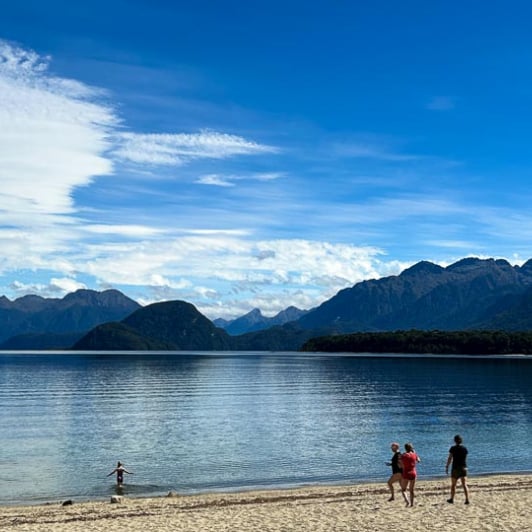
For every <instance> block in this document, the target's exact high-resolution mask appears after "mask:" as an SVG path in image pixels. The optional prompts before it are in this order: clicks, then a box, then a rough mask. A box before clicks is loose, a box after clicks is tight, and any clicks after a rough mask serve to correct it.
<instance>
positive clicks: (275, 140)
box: [0, 0, 532, 319]
mask: <svg viewBox="0 0 532 532" xmlns="http://www.w3.org/2000/svg"><path fill="white" fill-rule="evenodd" d="M531 18H532V5H530V3H529V2H525V1H512V0H509V1H508V0H506V1H504V2H502V1H499V0H493V1H491V2H481V1H471V0H461V1H455V0H447V1H445V2H444V1H438V0H435V1H431V2H427V1H426V0H418V1H416V0H412V1H411V0H404V1H401V2H397V1H392V0H388V1H384V0H375V1H372V2H365V1H357V0H350V1H348V0H345V1H342V0H337V1H333V0H328V1H321V0H314V1H313V0H306V1H300V0H284V1H282V2H280V1H277V0H270V1H268V2H263V1H261V0H257V1H250V0H247V1H244V0H240V1H235V0H224V1H223V2H221V1H216V0H211V1H205V0H193V1H192V0H191V1H180V0H174V1H170V0H166V1H163V0H127V1H126V0H106V1H105V2H104V1H102V0H92V1H91V2H72V1H70V0H68V1H66V0H65V1H63V0H17V1H15V0H7V1H6V2H3V3H2V13H1V16H0V184H1V186H0V248H1V250H2V252H1V254H0V295H2V294H3V295H5V296H7V297H8V298H10V299H12V300H13V299H16V298H18V297H21V296H23V295H26V294H37V295H41V296H43V297H63V296H64V295H65V294H67V293H69V292H72V291H74V290H76V289H78V288H89V289H94V290H105V289H108V288H115V289H118V290H121V291H122V292H123V293H125V294H126V295H128V296H129V297H132V298H133V299H135V300H136V301H138V302H139V303H141V304H149V303H153V302H156V301H162V300H175V299H181V300H185V301H188V302H190V303H192V304H194V305H195V306H196V307H197V308H198V310H200V312H202V313H203V314H205V315H206V316H208V317H209V318H211V319H214V318H218V317H223V318H226V319H227V318H233V317H237V316H240V315H242V314H245V313H246V312H249V311H250V310H251V309H253V308H260V309H261V310H262V312H263V313H264V314H265V315H270V316H271V315H273V314H275V313H277V312H279V311H280V310H283V309H284V308H286V307H288V306H290V305H294V306H297V307H299V308H301V309H310V308H312V307H315V306H317V305H319V304H320V303H322V302H323V301H325V300H326V299H329V298H330V297H332V296H333V295H334V294H336V293H337V292H338V291H339V290H341V289H342V288H345V287H349V286H352V285H354V284H356V283H358V282H360V281H363V280H366V279H375V278H380V277H384V276H388V275H396V274H399V273H400V272H401V271H402V270H404V269H405V268H407V267H409V266H411V265H412V264H414V263H416V262H419V261H421V260H429V261H431V262H434V263H437V264H440V265H443V266H445V265H448V264H451V263H453V262H455V261H457V260H459V259H461V258H463V257H469V256H475V257H481V258H487V257H493V258H504V259H507V260H508V261H509V262H510V263H512V264H515V265H520V264H522V263H523V262H525V261H526V260H528V259H529V258H530V257H531V256H532V249H531V248H532V209H531V208H530V205H532V193H531V187H530V175H531V170H532V161H531V158H530V142H531V139H532V32H530V20H531Z"/></svg>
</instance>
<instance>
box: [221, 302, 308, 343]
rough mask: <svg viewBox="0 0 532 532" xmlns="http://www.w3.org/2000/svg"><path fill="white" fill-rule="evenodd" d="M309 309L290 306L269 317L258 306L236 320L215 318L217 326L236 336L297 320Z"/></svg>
mask: <svg viewBox="0 0 532 532" xmlns="http://www.w3.org/2000/svg"><path fill="white" fill-rule="evenodd" d="M307 312H308V311H306V310H301V309H298V308H297V307H293V306H290V307H288V308H286V309H284V310H282V311H281V312H279V313H278V314H276V315H275V316H272V317H271V318H268V317H267V316H263V314H262V312H261V310H260V309H258V308H254V309H253V310H252V311H251V312H248V313H247V314H244V315H243V316H240V318H236V319H234V320H224V319H222V318H217V319H215V320H213V323H214V325H216V327H220V328H222V329H224V330H225V331H227V332H228V333H229V334H231V335H233V336H235V335H237V334H244V333H248V332H253V331H261V330H264V329H269V328H270V327H275V326H276V325H284V324H285V323H288V322H290V321H295V320H297V319H299V318H301V316H303V315H305V314H306V313H307Z"/></svg>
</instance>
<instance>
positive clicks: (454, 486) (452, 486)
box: [447, 476, 457, 504]
mask: <svg viewBox="0 0 532 532" xmlns="http://www.w3.org/2000/svg"><path fill="white" fill-rule="evenodd" d="M456 481H457V479H456V478H454V477H453V476H451V498H450V499H447V502H450V503H451V504H452V503H453V502H454V494H455V493H456Z"/></svg>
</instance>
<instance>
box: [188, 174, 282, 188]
mask: <svg viewBox="0 0 532 532" xmlns="http://www.w3.org/2000/svg"><path fill="white" fill-rule="evenodd" d="M281 177H284V174H283V173H281V172H269V173H250V174H246V175H234V174H207V175H203V176H200V177H198V179H196V183H198V184H200V185H214V186H218V187H233V186H235V184H236V182H238V181H273V180H275V179H279V178H281Z"/></svg>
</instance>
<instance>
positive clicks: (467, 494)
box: [460, 477, 469, 504]
mask: <svg viewBox="0 0 532 532" xmlns="http://www.w3.org/2000/svg"><path fill="white" fill-rule="evenodd" d="M460 480H461V481H462V487H463V488H464V494H465V503H466V504H469V489H468V487H467V479H466V477H462V478H461V479H460Z"/></svg>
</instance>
